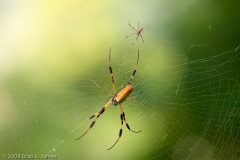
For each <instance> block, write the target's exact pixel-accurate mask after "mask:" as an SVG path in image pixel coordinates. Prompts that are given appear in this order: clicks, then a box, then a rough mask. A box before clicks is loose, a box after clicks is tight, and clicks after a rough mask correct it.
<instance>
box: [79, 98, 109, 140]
mask: <svg viewBox="0 0 240 160" xmlns="http://www.w3.org/2000/svg"><path fill="white" fill-rule="evenodd" d="M111 101H112V100H110V101H109V102H108V103H107V104H106V105H105V106H104V107H103V108H101V109H100V110H99V111H98V112H97V113H95V114H94V115H92V116H90V117H89V118H86V120H90V119H92V118H94V117H95V116H97V117H96V118H95V120H94V121H93V122H92V123H91V125H90V126H89V128H88V129H87V131H86V132H85V133H83V135H81V136H80V137H79V138H77V139H75V141H76V140H79V139H80V138H82V137H83V136H84V135H85V134H86V133H87V132H88V131H89V130H90V129H91V128H92V127H93V126H94V125H95V123H96V121H97V119H98V118H99V117H100V116H101V114H103V112H104V111H105V110H106V109H107V108H108V107H109V105H110V104H111Z"/></svg>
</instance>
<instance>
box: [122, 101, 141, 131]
mask: <svg viewBox="0 0 240 160" xmlns="http://www.w3.org/2000/svg"><path fill="white" fill-rule="evenodd" d="M120 107H121V108H122V117H123V120H124V122H125V124H126V126H127V128H128V130H129V131H132V132H134V133H139V132H141V130H140V131H134V130H131V128H130V126H129V124H128V123H127V121H126V117H125V113H124V111H123V106H122V104H120Z"/></svg>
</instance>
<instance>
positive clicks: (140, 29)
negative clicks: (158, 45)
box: [126, 20, 148, 45]
mask: <svg viewBox="0 0 240 160" xmlns="http://www.w3.org/2000/svg"><path fill="white" fill-rule="evenodd" d="M129 22H130V20H129V21H128V25H129V26H130V27H131V28H132V29H133V30H135V31H136V32H134V33H132V34H130V35H128V36H127V37H126V38H128V37H130V36H132V35H134V34H136V35H137V38H136V40H135V41H134V42H133V44H134V43H135V42H136V41H137V39H138V37H139V35H140V36H141V38H142V41H143V42H144V40H143V37H142V35H141V33H142V32H143V31H144V29H143V28H139V22H138V29H135V28H133V27H132V26H131V24H130V23H129ZM147 28H148V27H147ZM147 28H146V29H147ZM146 29H145V30H146ZM133 44H132V45H133Z"/></svg>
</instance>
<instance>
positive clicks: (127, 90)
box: [114, 85, 133, 105]
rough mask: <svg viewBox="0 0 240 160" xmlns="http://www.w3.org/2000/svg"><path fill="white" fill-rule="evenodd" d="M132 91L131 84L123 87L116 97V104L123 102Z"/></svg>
mask: <svg viewBox="0 0 240 160" xmlns="http://www.w3.org/2000/svg"><path fill="white" fill-rule="evenodd" d="M132 91H133V88H132V86H131V85H127V86H126V87H125V88H123V89H122V90H121V91H120V92H119V93H118V95H117V96H116V97H115V98H114V101H115V104H116V105H117V104H118V103H123V102H124V101H125V100H126V99H127V98H128V97H129V96H130V94H131V93H132ZM116 102H117V103H116Z"/></svg>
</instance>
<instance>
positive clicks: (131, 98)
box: [127, 96, 138, 100]
mask: <svg viewBox="0 0 240 160" xmlns="http://www.w3.org/2000/svg"><path fill="white" fill-rule="evenodd" d="M137 97H138V96H134V97H130V98H127V100H133V99H135V98H137Z"/></svg>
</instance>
